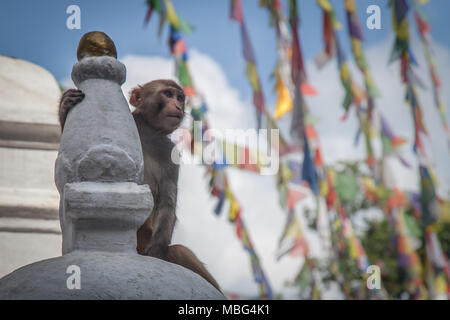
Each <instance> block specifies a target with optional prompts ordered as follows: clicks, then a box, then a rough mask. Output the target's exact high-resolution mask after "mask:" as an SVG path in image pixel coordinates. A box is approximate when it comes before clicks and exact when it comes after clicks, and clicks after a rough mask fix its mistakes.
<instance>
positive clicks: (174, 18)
mask: <svg viewBox="0 0 450 320" xmlns="http://www.w3.org/2000/svg"><path fill="white" fill-rule="evenodd" d="M166 14H167V20H169V23H170V24H171V25H172V26H174V27H175V29H179V27H180V21H179V20H178V15H177V13H176V12H175V9H174V7H173V5H172V2H171V1H170V0H166Z"/></svg>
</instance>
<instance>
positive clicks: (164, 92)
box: [163, 90, 173, 98]
mask: <svg viewBox="0 0 450 320" xmlns="http://www.w3.org/2000/svg"><path fill="white" fill-rule="evenodd" d="M163 94H164V95H165V96H166V97H167V98H172V96H173V94H172V91H171V90H164V91H163Z"/></svg>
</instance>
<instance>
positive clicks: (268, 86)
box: [0, 0, 450, 297]
mask: <svg viewBox="0 0 450 320" xmlns="http://www.w3.org/2000/svg"><path fill="white" fill-rule="evenodd" d="M172 1H173V4H174V6H175V9H176V10H177V12H178V14H179V15H180V16H182V17H183V18H184V19H185V20H187V21H189V22H190V23H191V24H192V25H193V26H194V27H195V31H194V32H193V33H192V34H191V35H189V36H185V37H184V38H185V40H186V42H187V44H188V47H189V57H190V59H189V63H190V69H191V72H192V76H193V79H194V82H195V85H196V87H197V89H198V90H199V91H200V92H201V93H202V94H203V95H204V97H205V100H206V102H207V104H208V107H209V114H208V119H209V120H210V121H211V124H212V127H213V128H218V129H226V128H250V127H254V125H255V122H254V110H253V108H254V107H253V106H252V104H251V89H250V86H249V84H248V82H247V80H246V79H245V77H244V71H245V63H244V59H243V57H242V48H241V39H240V32H239V27H238V25H237V24H236V23H235V22H233V21H231V20H230V19H229V1H225V0H215V1H211V0H210V1H207V0H205V1H202V0H191V1H186V0H172ZM331 2H332V3H333V4H335V8H336V12H337V15H338V19H339V20H340V21H341V22H344V21H345V20H344V11H343V5H342V3H343V1H331ZM283 3H284V4H286V1H283ZM299 3H300V19H301V27H300V38H301V43H302V47H303V53H304V58H305V61H306V68H307V72H308V76H309V81H310V83H311V84H312V85H314V86H315V88H316V89H317V91H318V92H319V94H318V95H317V96H316V97H312V98H308V100H307V103H308V105H309V108H310V110H311V112H312V114H313V115H314V117H316V118H317V119H318V123H317V125H316V128H317V131H318V132H319V134H320V137H321V143H322V148H323V156H324V160H325V162H326V163H334V162H335V161H337V160H342V159H363V157H364V150H363V146H362V144H360V145H359V146H358V147H356V148H355V147H354V146H353V139H354V135H355V132H356V130H357V122H356V120H355V117H354V114H351V115H350V117H349V119H348V120H347V121H346V122H341V121H339V118H340V117H341V116H342V107H341V101H342V99H343V95H344V92H343V90H342V88H341V84H340V82H339V74H338V70H337V67H336V63H335V62H332V63H329V64H328V65H327V66H326V67H325V68H324V69H323V70H320V71H319V70H318V69H317V68H316V67H315V65H314V63H313V58H314V57H315V55H317V54H318V53H319V52H320V51H321V50H322V48H323V44H322V38H321V15H320V10H319V9H318V7H317V5H316V3H315V1H313V0H300V1H299ZM387 3H388V1H387V0H358V1H357V4H358V7H359V15H360V19H361V20H362V21H365V19H366V17H367V14H366V13H365V8H366V7H367V6H368V5H371V4H377V5H380V7H381V19H382V23H381V26H382V28H381V30H368V29H367V28H364V30H363V31H364V34H365V37H366V45H365V48H366V53H367V57H368V61H369V63H370V65H371V70H372V72H373V77H374V80H375V83H376V84H377V86H378V87H379V90H380V92H381V95H382V96H381V98H380V99H378V100H377V101H378V103H377V105H378V107H379V109H380V110H381V111H382V112H383V114H384V115H385V116H386V117H387V118H388V120H389V121H390V124H391V126H392V127H393V129H394V130H395V131H396V133H398V134H399V135H400V136H402V137H406V138H409V139H410V142H411V137H412V136H413V131H412V120H411V116H410V110H409V108H408V107H407V106H406V105H405V103H404V101H403V94H404V89H403V87H402V85H401V83H400V77H399V66H398V64H396V63H394V64H392V65H388V63H387V61H388V58H389V54H390V50H391V47H392V42H393V38H392V33H391V22H390V15H389V12H388V8H387ZM71 4H77V5H79V6H80V9H81V30H68V29H67V28H66V19H67V17H68V14H66V8H67V6H69V5H71ZM243 5H244V7H243V9H244V17H245V19H246V23H247V28H248V32H249V35H250V38H251V41H252V44H253V49H254V52H255V55H256V61H257V66H258V70H259V73H260V78H261V82H262V86H263V89H264V92H265V94H266V100H267V106H268V108H269V109H270V110H273V108H274V102H275V99H276V97H275V93H274V92H273V91H272V87H273V85H274V83H273V80H271V79H270V75H271V73H272V71H273V68H274V66H275V63H276V59H277V53H276V46H275V33H274V30H273V29H272V28H270V26H269V19H268V18H269V17H268V13H267V12H266V11H265V10H263V9H261V8H260V7H259V6H258V1H257V0H243ZM424 11H425V13H426V14H427V15H428V17H429V19H430V21H431V23H432V26H433V31H432V36H433V39H434V42H433V44H434V47H435V54H436V60H437V63H438V66H439V72H440V75H441V78H442V83H443V87H442V95H443V99H444V103H445V104H446V105H447V106H449V105H450V72H448V71H450V31H448V30H450V19H448V18H447V14H444V12H450V1H448V0H432V1H431V4H429V5H426V6H424ZM145 12H146V6H145V1H144V0H136V1H133V0H129V1H111V0H105V1H103V0H96V1H87V0H85V1H75V0H73V1H62V0H59V1H49V0H42V1H31V0H30V1H23V0H16V1H8V2H7V1H2V2H0V39H1V41H0V54H1V55H7V56H14V57H17V58H20V59H24V60H28V61H31V62H34V63H36V64H39V65H41V66H42V67H44V68H46V69H47V70H49V71H50V72H51V73H52V74H53V75H54V76H55V78H56V80H57V81H58V82H60V83H62V84H63V85H65V86H67V87H69V86H71V85H72V83H71V80H70V72H71V69H72V66H73V64H74V63H75V62H76V48H77V45H78V41H79V39H80V38H81V36H82V35H83V34H84V33H86V32H89V31H93V30H100V31H103V32H106V33H107V34H108V35H109V36H110V37H111V38H112V39H113V40H114V42H115V44H116V47H117V51H118V59H119V60H120V61H122V62H123V63H124V64H125V65H126V67H127V81H126V82H125V84H124V85H123V92H124V94H125V95H127V93H128V92H129V90H130V89H131V88H133V87H134V86H136V85H137V84H143V83H145V82H147V81H149V80H152V79H156V78H163V77H164V78H165V77H172V78H173V77H174V67H173V61H172V59H171V57H170V53H169V51H168V47H167V40H166V39H167V29H166V30H164V33H163V35H162V37H161V38H160V39H159V38H158V37H157V35H156V33H157V23H158V21H157V19H155V17H153V19H152V21H151V22H150V24H149V26H148V27H147V28H143V19H144V15H145ZM411 21H412V20H411ZM411 30H412V33H413V34H415V33H416V32H415V29H414V28H412V29H411ZM339 36H340V39H341V43H342V44H343V46H344V49H345V51H346V52H347V53H349V41H348V37H347V34H346V29H345V28H344V30H342V31H340V32H339ZM412 46H413V51H414V52H415V53H416V56H417V59H418V61H419V68H418V74H419V75H421V77H422V78H423V80H424V82H425V83H426V84H427V85H428V87H430V86H431V84H430V80H429V77H428V73H427V68H426V64H425V60H424V56H423V53H422V48H421V46H420V43H419V40H418V38H417V36H413V37H412ZM349 57H350V56H349ZM350 68H351V72H352V74H353V75H354V77H355V79H356V80H358V81H359V83H362V82H361V77H360V75H359V71H358V70H357V68H356V67H355V65H354V64H353V63H351V64H350ZM419 95H420V99H421V101H422V104H423V108H424V116H425V123H426V125H427V127H428V128H429V130H430V137H431V139H427V143H428V144H429V148H430V150H431V154H433V161H434V165H435V168H436V172H437V173H438V175H439V178H440V182H441V184H442V186H443V187H442V186H440V187H441V189H442V190H444V191H442V192H446V191H445V190H448V186H450V166H449V164H448V163H449V161H448V160H449V155H450V154H449V150H448V148H447V146H446V141H445V137H444V133H443V130H442V128H441V126H440V122H439V119H438V116H437V112H436V110H435V109H434V105H433V102H432V95H431V90H430V89H429V90H422V89H420V90H419ZM448 118H449V121H450V117H448ZM288 121H289V117H286V118H285V119H284V120H282V121H281V122H280V124H281V126H287V125H288ZM378 147H379V146H378ZM402 153H403V154H404V156H405V158H406V159H407V160H408V161H410V162H411V164H412V166H413V168H412V169H405V168H404V167H402V166H401V165H400V164H399V162H398V161H396V160H395V159H393V160H392V161H390V165H389V166H387V168H388V169H387V170H388V172H387V173H386V175H387V176H388V177H389V178H390V179H389V183H391V184H392V185H393V186H395V185H397V186H399V187H401V188H404V189H408V190H415V188H416V186H417V183H418V180H417V175H416V172H417V169H416V168H417V163H416V162H415V156H414V154H413V153H412V152H411V144H410V143H409V144H408V145H407V146H405V147H403V148H402ZM229 175H230V184H231V187H232V190H233V191H234V193H235V194H236V195H237V197H238V198H239V201H240V203H241V205H242V207H243V216H244V219H245V221H246V224H247V226H248V228H249V232H250V235H251V237H252V239H253V242H254V245H255V248H256V251H257V252H258V253H259V254H260V259H261V261H262V265H263V267H264V269H265V271H266V274H267V276H268V278H269V281H270V282H271V284H272V285H273V287H274V288H275V289H276V291H278V292H284V293H285V294H286V295H287V296H289V294H291V293H290V292H289V290H287V289H285V287H284V283H285V282H286V281H288V280H291V279H290V278H292V277H294V276H295V274H296V272H297V271H298V269H299V267H300V266H301V264H302V263H303V261H302V260H301V259H298V258H289V257H288V258H285V259H283V260H281V261H279V262H277V261H276V260H275V254H276V245H277V241H278V237H279V235H280V233H281V231H282V228H283V224H284V219H285V213H284V212H283V210H282V209H280V207H279V205H278V194H277V190H276V181H275V178H274V177H273V176H257V175H254V174H251V173H246V172H242V171H236V170H233V169H231V170H229ZM207 184H208V180H207V178H206V177H205V176H204V168H201V167H198V166H182V168H181V171H180V179H179V196H178V207H177V210H178V211H177V216H178V222H177V226H176V229H175V234H174V240H173V242H174V243H182V244H185V245H187V246H188V247H190V248H191V249H193V251H194V252H195V253H196V254H197V255H198V256H199V257H200V259H201V260H202V261H203V262H205V263H206V265H207V267H208V269H209V270H210V271H211V273H212V274H213V275H214V276H215V277H216V278H217V280H218V282H219V284H220V285H221V286H222V287H223V288H224V289H225V290H228V291H234V292H238V293H241V294H243V295H244V296H250V297H251V296H255V295H256V292H257V289H256V286H255V284H254V283H253V281H252V276H251V270H250V265H249V260H248V256H247V255H246V253H245V251H244V250H242V248H241V245H240V243H239V241H238V240H237V238H236V236H235V232H234V229H233V227H232V225H231V224H229V223H228V221H227V217H226V214H224V215H222V216H220V217H217V216H215V215H214V213H213V209H214V206H215V204H216V200H215V199H213V198H211V197H210V196H209V195H208V192H207ZM308 205H309V204H308V203H307V202H306V203H304V204H301V205H300V207H301V206H308ZM297 211H298V212H301V210H297ZM224 212H225V213H226V212H227V211H226V208H225V210H224ZM299 218H300V219H303V217H302V215H301V214H299ZM307 237H308V240H309V241H310V243H311V246H312V251H313V255H316V256H320V255H321V252H322V248H321V245H322V244H321V242H320V241H319V240H318V239H317V236H316V235H315V234H313V233H311V232H308V233H307ZM330 296H331V297H336V296H335V295H333V293H330Z"/></svg>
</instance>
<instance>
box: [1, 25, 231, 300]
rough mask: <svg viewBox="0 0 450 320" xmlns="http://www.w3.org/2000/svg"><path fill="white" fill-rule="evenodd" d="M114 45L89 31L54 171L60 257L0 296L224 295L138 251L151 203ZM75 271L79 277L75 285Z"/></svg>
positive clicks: (33, 268)
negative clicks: (76, 98) (78, 98)
mask: <svg viewBox="0 0 450 320" xmlns="http://www.w3.org/2000/svg"><path fill="white" fill-rule="evenodd" d="M83 41H84V42H83ZM105 44H106V45H105ZM111 44H112V47H111ZM113 46H114V44H113V43H112V41H111V40H110V39H109V38H108V37H107V36H106V35H105V34H102V33H88V34H86V35H85V36H83V38H82V40H81V41H80V46H79V50H78V57H79V58H80V59H81V60H80V61H79V62H78V63H77V64H76V65H75V66H74V68H73V71H72V79H73V81H74V83H75V85H76V86H77V87H78V88H79V89H81V90H82V91H83V92H84V93H85V98H84V100H83V101H82V102H81V103H80V104H78V105H77V106H76V107H75V108H73V109H72V110H71V111H70V112H69V114H68V117H67V120H66V124H65V128H64V133H63V135H62V139H61V145H60V149H59V153H58V158H57V160H56V164H55V182H56V185H57V188H58V191H59V192H60V196H61V201H60V220H61V228H62V233H63V256H62V257H58V258H53V259H48V260H44V261H40V262H37V263H34V264H31V265H28V266H25V267H23V268H20V269H18V270H16V271H14V272H13V273H11V274H9V275H7V276H6V277H4V278H2V279H0V299H223V298H224V297H223V295H222V294H221V293H220V292H219V291H217V290H216V289H215V288H214V287H213V286H212V285H211V284H209V283H208V282H207V281H206V280H205V279H203V278H202V277H200V276H199V275H197V274H196V273H193V272H192V271H190V270H188V269H185V268H183V267H181V266H179V265H175V264H172V263H169V262H166V261H163V260H160V259H156V258H152V257H147V256H141V255H138V254H137V252H136V232H137V229H138V227H139V226H141V225H142V224H143V223H144V221H145V220H146V218H147V217H148V215H149V214H150V212H151V209H152V208H153V199H152V196H151V192H150V189H149V187H148V185H141V183H142V181H143V156H142V150H141V143H140V140H139V135H138V132H137V128H136V125H135V123H134V121H133V118H132V116H131V113H130V110H129V108H128V104H127V102H126V100H125V98H124V96H123V94H122V91H121V89H120V85H121V84H122V83H123V82H124V81H125V66H124V65H123V64H122V63H120V62H119V61H117V60H116V57H115V48H114V47H113ZM80 48H81V50H80ZM83 48H84V49H83ZM99 48H100V49H101V50H99ZM105 52H106V53H108V52H109V53H110V52H114V54H113V55H112V56H104V54H105ZM98 55H100V56H98ZM71 270H79V273H78V275H75V276H78V278H77V279H75V280H73V278H70V273H71V272H73V271H71ZM68 273H69V274H68ZM69 278H70V279H72V280H73V281H75V282H76V281H78V283H77V284H78V285H74V286H72V285H70V281H72V280H70V279H69Z"/></svg>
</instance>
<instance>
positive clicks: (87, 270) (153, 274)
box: [0, 250, 224, 300]
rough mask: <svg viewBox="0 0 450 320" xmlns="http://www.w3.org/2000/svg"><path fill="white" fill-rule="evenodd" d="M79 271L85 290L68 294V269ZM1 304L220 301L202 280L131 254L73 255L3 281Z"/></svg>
mask: <svg viewBox="0 0 450 320" xmlns="http://www.w3.org/2000/svg"><path fill="white" fill-rule="evenodd" d="M70 265H77V266H79V267H80V271H81V272H80V276H81V277H80V280H81V282H80V284H81V289H79V290H78V289H72V290H70V289H68V288H67V284H66V281H67V278H68V277H69V276H70V274H67V273H66V270H67V267H68V266H70ZM1 299H151V300H155V299H165V300H189V299H196V300H205V299H213V300H221V299H224V296H223V295H222V294H221V293H220V292H219V291H217V290H216V289H215V288H214V287H213V286H212V285H211V284H209V283H208V282H207V281H206V280H204V279H203V278H202V277H200V276H198V275H197V274H196V273H193V272H192V271H190V270H187V269H185V268H183V267H180V266H178V265H175V264H172V263H168V262H165V261H162V260H159V259H156V258H151V257H144V256H139V255H137V254H131V253H117V252H115V253H111V252H98V251H89V252H87V251H79V250H77V251H73V252H71V253H69V254H66V255H64V256H62V257H59V258H53V259H48V260H44V261H40V262H37V263H34V264H31V265H28V266H25V267H23V268H20V269H18V270H16V271H14V272H13V273H11V274H9V275H8V276H6V277H4V278H3V279H1V280H0V300H1Z"/></svg>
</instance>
